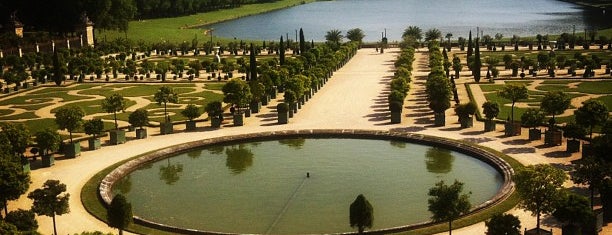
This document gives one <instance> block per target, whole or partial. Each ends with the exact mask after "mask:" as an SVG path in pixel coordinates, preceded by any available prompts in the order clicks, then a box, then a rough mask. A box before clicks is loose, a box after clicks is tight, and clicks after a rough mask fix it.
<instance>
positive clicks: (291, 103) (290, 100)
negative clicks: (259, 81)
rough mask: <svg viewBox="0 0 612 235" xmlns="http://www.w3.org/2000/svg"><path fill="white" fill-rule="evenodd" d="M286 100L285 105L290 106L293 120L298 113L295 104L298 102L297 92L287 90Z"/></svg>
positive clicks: (290, 115) (290, 114)
mask: <svg viewBox="0 0 612 235" xmlns="http://www.w3.org/2000/svg"><path fill="white" fill-rule="evenodd" d="M284 98H285V103H287V104H288V105H289V117H290V118H292V117H293V114H294V113H297V106H296V104H295V101H296V97H295V92H293V91H291V90H286V91H285V95H284Z"/></svg>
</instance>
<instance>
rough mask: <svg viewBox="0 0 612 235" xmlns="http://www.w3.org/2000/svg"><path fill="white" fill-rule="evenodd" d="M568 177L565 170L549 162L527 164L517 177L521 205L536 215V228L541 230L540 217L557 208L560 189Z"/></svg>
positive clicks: (517, 189) (515, 179) (515, 180)
mask: <svg viewBox="0 0 612 235" xmlns="http://www.w3.org/2000/svg"><path fill="white" fill-rule="evenodd" d="M566 179H567V176H566V175H565V172H563V170H561V169H558V168H555V167H554V166H551V165H547V164H538V165H532V166H526V167H525V168H523V169H521V170H519V171H518V172H517V173H516V175H515V177H514V182H516V191H517V192H518V193H519V195H520V196H521V201H520V202H519V207H520V208H522V209H525V210H528V211H531V213H532V214H533V215H534V216H536V220H537V225H536V228H537V230H538V231H539V230H540V217H541V215H542V214H549V213H552V212H553V211H554V210H555V205H556V203H557V200H558V199H559V198H560V196H561V195H562V194H561V191H560V189H561V188H562V186H563V182H565V180H566Z"/></svg>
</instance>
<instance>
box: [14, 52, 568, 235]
mask: <svg viewBox="0 0 612 235" xmlns="http://www.w3.org/2000/svg"><path fill="white" fill-rule="evenodd" d="M397 52H398V51H397V50H396V49H395V50H394V49H391V50H388V51H387V53H385V54H382V55H381V54H377V53H375V52H374V50H373V49H363V50H360V51H359V52H358V54H357V55H356V56H355V57H354V58H353V59H352V60H351V61H350V62H349V63H348V64H347V65H346V66H345V67H344V68H342V69H340V70H339V71H337V72H336V73H335V74H334V76H333V77H332V78H331V79H330V81H329V82H328V83H327V84H326V85H325V87H324V88H323V89H322V90H320V91H319V92H318V93H317V94H316V95H315V96H314V97H313V98H312V99H311V100H310V101H309V102H307V103H306V105H305V106H303V107H302V109H301V110H299V112H298V113H297V114H296V116H295V117H294V118H293V119H291V120H290V124H287V125H276V124H275V123H276V114H275V113H274V107H275V105H276V103H277V101H273V102H271V103H270V104H269V105H268V106H267V107H264V108H263V109H262V112H261V113H258V114H253V116H252V117H251V118H247V119H246V125H245V126H243V127H232V126H231V125H229V126H224V127H223V128H222V129H219V130H209V129H207V128H200V131H198V132H180V133H177V134H172V135H164V136H159V135H154V136H150V137H149V138H147V139H144V140H132V141H128V142H127V143H126V144H123V145H118V146H104V147H103V148H102V149H100V150H96V151H84V152H83V153H82V156H80V157H78V158H76V159H68V160H57V161H56V165H55V166H53V167H50V168H41V169H37V170H34V171H32V185H31V187H30V190H33V189H36V188H39V187H40V186H41V185H42V183H43V182H44V181H46V180H47V179H59V180H60V181H61V182H63V183H65V184H66V185H67V189H68V192H69V193H70V194H71V198H70V209H71V213H69V214H66V215H63V216H59V217H57V224H58V231H59V233H61V234H73V233H80V232H81V231H92V230H100V231H105V232H115V230H113V229H110V228H109V227H107V226H106V224H104V223H102V222H100V221H99V220H97V219H95V218H94V217H92V216H91V215H89V214H88V213H87V212H86V211H85V209H84V208H83V206H82V205H81V202H80V196H79V195H80V191H81V187H82V186H83V184H84V183H85V182H86V181H87V180H88V179H89V178H91V177H92V176H93V175H94V174H95V173H96V172H98V171H100V170H102V169H104V168H105V167H107V166H109V165H112V164H113V163H115V162H117V161H120V160H122V159H126V158H129V157H131V156H135V155H138V154H142V153H145V152H148V151H152V150H155V149H159V148H164V147H167V146H171V145H175V144H178V143H183V142H188V141H194V140H200V139H202V138H213V137H219V136H225V135H235V134H245V133H254V132H262V131H272V130H286V129H307V128H317V129H332V128H334V129H335V128H354V129H385V130H386V129H399V128H401V129H403V130H407V131H412V132H419V133H423V134H429V135H437V136H444V137H447V138H452V139H460V140H468V141H472V142H476V143H481V144H483V145H486V146H488V147H491V148H494V149H498V150H499V151H502V152H504V153H506V154H508V155H510V156H512V157H515V158H516V159H518V160H519V161H521V162H523V163H525V164H535V163H558V164H560V165H565V164H567V162H568V161H569V160H572V159H576V158H577V156H578V155H577V154H575V155H571V156H565V155H562V153H563V152H564V150H565V146H559V147H553V148H542V147H539V146H540V145H542V143H541V142H537V141H536V142H529V141H525V140H526V139H527V136H526V131H523V132H524V133H525V135H523V136H518V137H513V138H502V136H503V133H501V132H499V131H497V132H491V133H483V132H482V131H481V130H483V124H482V123H480V122H475V126H474V127H473V128H468V129H463V130H460V129H459V128H458V124H457V122H456V120H457V118H456V116H454V112H453V111H452V109H449V110H448V111H447V126H446V127H439V128H435V127H432V123H433V121H432V120H431V119H432V116H433V115H431V112H430V111H429V109H428V108H427V103H426V102H425V101H424V94H423V87H422V85H423V82H424V76H426V74H427V72H428V71H427V69H425V68H424V67H421V65H423V64H424V63H425V64H426V63H427V57H426V54H425V53H417V60H416V61H415V65H419V67H417V68H415V74H414V76H415V78H414V79H413V80H414V81H413V84H412V87H413V89H412V90H411V92H410V95H409V97H408V102H407V103H406V106H405V108H406V111H405V112H404V114H405V117H404V119H403V123H402V124H393V125H391V124H389V121H388V117H387V115H388V112H387V109H386V93H384V91H385V90H386V89H387V84H388V82H389V76H391V75H392V74H393V73H392V66H393V65H392V61H393V60H394V59H395V57H396V56H397ZM465 81H467V78H461V79H457V86H458V87H463V84H462V83H463V82H465ZM460 92H461V95H460V96H461V100H462V101H466V100H467V95H466V94H465V93H464V91H460ZM279 99H282V95H281V96H279ZM198 125H199V126H204V125H206V126H208V125H209V124H208V123H206V124H202V123H199V124H198ZM176 128H178V129H180V128H184V127H183V125H177V126H176ZM501 129H502V128H500V127H498V130H501ZM157 132H158V130H157V129H155V128H149V134H150V135H151V134H155V133H157ZM128 135H134V133H129V134H128ZM129 137H132V136H129ZM86 145H87V143H83V146H86ZM30 205H31V201H30V200H29V199H27V198H26V197H25V196H24V197H22V198H21V199H20V200H18V201H14V202H11V203H10V205H9V209H11V210H13V209H15V208H16V207H20V208H29V207H30ZM512 213H514V214H516V215H519V216H520V218H521V221H522V224H523V226H524V227H528V228H532V227H534V225H535V221H534V219H533V217H531V216H529V215H528V214H526V213H524V212H522V211H513V212H512ZM38 220H39V224H40V228H39V231H40V232H41V233H43V234H48V233H50V232H51V231H52V223H51V219H50V218H49V217H38ZM483 231H484V223H479V224H476V225H473V226H469V227H467V228H463V229H459V230H457V231H455V234H469V235H472V234H483Z"/></svg>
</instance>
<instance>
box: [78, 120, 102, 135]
mask: <svg viewBox="0 0 612 235" xmlns="http://www.w3.org/2000/svg"><path fill="white" fill-rule="evenodd" d="M83 129H85V134H88V135H92V136H93V137H94V138H96V136H98V135H100V134H101V133H102V131H104V122H103V121H102V119H100V118H94V119H90V120H87V121H85V123H83Z"/></svg>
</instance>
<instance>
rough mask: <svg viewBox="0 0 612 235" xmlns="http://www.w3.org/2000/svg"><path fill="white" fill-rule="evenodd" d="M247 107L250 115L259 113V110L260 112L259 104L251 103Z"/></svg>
mask: <svg viewBox="0 0 612 235" xmlns="http://www.w3.org/2000/svg"><path fill="white" fill-rule="evenodd" d="M249 107H250V108H251V112H252V113H259V110H261V102H252V103H251V104H250V105H249Z"/></svg>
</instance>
